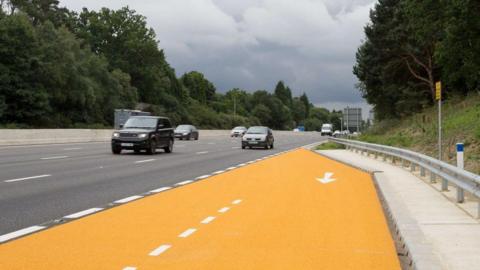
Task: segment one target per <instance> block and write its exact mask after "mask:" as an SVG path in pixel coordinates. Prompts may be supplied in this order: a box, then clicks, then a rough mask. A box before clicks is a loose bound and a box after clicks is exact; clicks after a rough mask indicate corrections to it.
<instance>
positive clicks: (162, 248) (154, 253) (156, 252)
mask: <svg viewBox="0 0 480 270" xmlns="http://www.w3.org/2000/svg"><path fill="white" fill-rule="evenodd" d="M171 247H172V246H171V245H161V246H159V247H158V248H156V249H154V250H153V251H152V252H150V253H149V254H148V255H150V256H158V255H160V254H162V253H163V252H165V251H167V249H169V248H171Z"/></svg>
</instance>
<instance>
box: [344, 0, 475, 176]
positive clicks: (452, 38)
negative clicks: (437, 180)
mask: <svg viewBox="0 0 480 270" xmlns="http://www.w3.org/2000/svg"><path fill="white" fill-rule="evenodd" d="M478 14H480V2H479V1H476V0H464V1H434V0H426V1H416V0H380V1H378V3H377V4H376V5H375V8H374V9H373V10H372V12H371V13H370V19H371V22H370V23H369V24H368V25H367V26H366V27H365V35H366V39H365V41H364V42H363V44H362V45H361V46H360V48H359V49H358V51H357V55H356V64H355V66H354V70H353V72H354V74H355V75H356V76H357V77H358V79H359V81H360V83H359V84H358V88H359V90H360V91H361V93H362V95H363V97H364V98H365V99H366V100H367V102H368V103H370V104H371V105H373V107H374V112H375V119H376V120H375V123H374V124H373V126H372V127H371V128H370V129H369V130H367V131H366V132H365V133H364V134H363V135H362V136H361V137H360V138H359V139H361V140H364V141H368V142H374V143H380V144H386V145H392V146H399V147H404V148H409V149H413V150H415V151H418V152H422V153H425V154H428V155H430V156H433V157H437V155H438V154H437V136H438V134H437V128H438V126H437V122H438V120H437V105H436V99H435V83H436V82H438V81H441V82H442V100H443V104H444V105H443V106H442V111H443V124H442V125H443V149H444V151H443V153H442V159H443V160H447V161H448V162H450V163H452V164H454V163H455V155H456V152H455V144H456V143H457V142H463V143H465V156H466V168H467V169H468V170H471V171H473V172H476V173H480V17H479V16H477V15H478Z"/></svg>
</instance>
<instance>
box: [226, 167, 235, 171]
mask: <svg viewBox="0 0 480 270" xmlns="http://www.w3.org/2000/svg"><path fill="white" fill-rule="evenodd" d="M236 168H237V167H228V168H227V169H226V170H227V171H231V170H233V169H236Z"/></svg>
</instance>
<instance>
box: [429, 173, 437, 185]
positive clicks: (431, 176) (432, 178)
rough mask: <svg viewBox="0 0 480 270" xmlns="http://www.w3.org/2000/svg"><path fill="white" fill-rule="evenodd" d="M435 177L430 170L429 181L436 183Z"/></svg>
mask: <svg viewBox="0 0 480 270" xmlns="http://www.w3.org/2000/svg"><path fill="white" fill-rule="evenodd" d="M436 182H437V179H436V176H435V174H434V173H433V172H430V183H436Z"/></svg>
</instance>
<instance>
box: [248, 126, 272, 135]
mask: <svg viewBox="0 0 480 270" xmlns="http://www.w3.org/2000/svg"><path fill="white" fill-rule="evenodd" d="M247 134H267V128H265V127H251V128H249V129H248V130H247Z"/></svg>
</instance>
